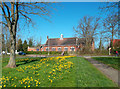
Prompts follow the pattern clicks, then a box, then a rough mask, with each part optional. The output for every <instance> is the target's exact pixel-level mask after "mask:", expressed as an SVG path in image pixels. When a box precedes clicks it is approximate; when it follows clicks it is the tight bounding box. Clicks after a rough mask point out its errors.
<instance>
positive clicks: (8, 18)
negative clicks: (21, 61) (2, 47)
mask: <svg viewBox="0 0 120 89" xmlns="http://www.w3.org/2000/svg"><path fill="white" fill-rule="evenodd" d="M49 5H50V3H44V2H41V3H38V2H18V0H16V2H0V7H1V9H2V17H3V20H4V21H1V23H2V24H4V25H5V26H7V27H8V28H9V32H10V38H11V44H10V45H11V50H10V59H9V62H8V65H7V66H6V67H10V68H13V67H16V62H15V49H16V32H17V25H18V20H19V18H24V19H25V20H26V21H27V22H31V21H32V19H31V15H38V16H40V17H43V18H44V16H46V15H47V16H49V15H50V11H49V9H48V6H49Z"/></svg>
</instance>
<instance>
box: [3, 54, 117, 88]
mask: <svg viewBox="0 0 120 89" xmlns="http://www.w3.org/2000/svg"><path fill="white" fill-rule="evenodd" d="M7 62H8V58H4V59H3V70H2V80H3V81H2V86H3V87H116V86H117V85H116V84H114V83H113V82H112V80H109V79H108V78H107V77H105V76H104V75H103V74H102V73H101V72H100V71H98V70H97V69H96V68H95V67H94V66H93V65H91V64H90V63H89V62H88V61H87V60H85V59H84V58H80V57H71V56H64V57H50V58H25V57H24V58H16V64H17V67H16V68H13V69H11V68H5V67H4V66H5V65H6V64H7Z"/></svg>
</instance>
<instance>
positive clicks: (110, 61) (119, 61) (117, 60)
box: [93, 57, 120, 70]
mask: <svg viewBox="0 0 120 89" xmlns="http://www.w3.org/2000/svg"><path fill="white" fill-rule="evenodd" d="M93 59H95V60H97V61H100V62H102V63H104V64H107V65H108V66H111V67H113V68H115V69H117V70H120V57H93Z"/></svg>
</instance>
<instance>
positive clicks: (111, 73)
mask: <svg viewBox="0 0 120 89" xmlns="http://www.w3.org/2000/svg"><path fill="white" fill-rule="evenodd" d="M84 58H86V59H87V60H88V61H89V62H90V63H92V64H93V65H94V66H95V67H96V68H97V69H99V70H100V71H101V72H102V73H103V74H105V75H106V76H107V77H108V78H110V79H111V80H112V81H113V82H115V83H116V84H118V86H120V79H118V78H119V77H120V71H118V70H116V69H113V68H112V67H109V66H108V65H105V64H103V63H101V62H98V61H96V60H94V59H92V58H91V57H90V56H84Z"/></svg>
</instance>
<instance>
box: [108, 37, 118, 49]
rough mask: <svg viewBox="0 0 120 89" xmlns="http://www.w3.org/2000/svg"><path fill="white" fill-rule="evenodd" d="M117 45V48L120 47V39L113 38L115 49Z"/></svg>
mask: <svg viewBox="0 0 120 89" xmlns="http://www.w3.org/2000/svg"><path fill="white" fill-rule="evenodd" d="M111 42H112V40H111ZM115 46H116V47H117V48H120V39H114V40H113V49H114V48H115ZM110 47H111V44H110Z"/></svg>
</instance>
